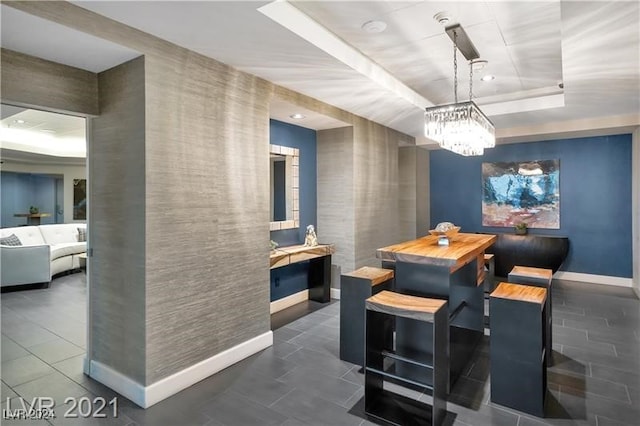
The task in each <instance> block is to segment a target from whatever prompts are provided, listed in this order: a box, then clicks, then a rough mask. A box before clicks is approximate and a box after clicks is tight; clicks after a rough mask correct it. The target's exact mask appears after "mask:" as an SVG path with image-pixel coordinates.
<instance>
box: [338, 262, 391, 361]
mask: <svg viewBox="0 0 640 426" xmlns="http://www.w3.org/2000/svg"><path fill="white" fill-rule="evenodd" d="M393 277H394V272H393V271H392V270H390V269H384V268H375V267H371V266H363V267H362V268H360V269H357V270H355V271H353V272H349V273H347V274H342V276H341V277H340V359H341V360H343V361H347V362H351V363H353V364H357V365H364V343H365V342H364V316H365V302H364V301H365V300H366V299H367V298H368V297H371V296H372V295H374V294H376V293H377V292H379V291H382V290H390V289H391V287H392V286H393Z"/></svg>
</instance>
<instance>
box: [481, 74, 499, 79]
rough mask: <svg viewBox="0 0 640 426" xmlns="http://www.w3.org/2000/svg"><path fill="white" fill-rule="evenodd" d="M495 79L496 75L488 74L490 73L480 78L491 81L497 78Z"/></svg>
mask: <svg viewBox="0 0 640 426" xmlns="http://www.w3.org/2000/svg"><path fill="white" fill-rule="evenodd" d="M495 79H496V76H495V75H490V74H488V75H485V76H483V77H482V78H481V79H480V80H482V81H491V80H495Z"/></svg>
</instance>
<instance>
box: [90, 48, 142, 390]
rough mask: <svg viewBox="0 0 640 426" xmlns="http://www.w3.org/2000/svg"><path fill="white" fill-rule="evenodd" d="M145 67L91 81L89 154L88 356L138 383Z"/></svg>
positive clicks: (126, 67) (135, 64)
mask: <svg viewBox="0 0 640 426" xmlns="http://www.w3.org/2000/svg"><path fill="white" fill-rule="evenodd" d="M144 73H145V62H144V59H143V58H138V59H134V60H133V61H130V62H128V63H125V64H123V65H120V66H117V67H115V68H112V69H110V70H108V71H105V72H103V73H101V74H100V75H99V86H100V111H101V114H100V116H98V117H97V118H95V119H93V120H92V122H91V135H90V141H91V147H90V149H91V155H90V156H89V167H88V170H89V179H88V182H89V185H90V187H89V196H90V199H89V208H90V210H89V232H90V239H91V247H92V248H93V257H92V258H91V259H90V262H91V267H90V270H89V271H90V277H89V278H90V282H91V289H90V299H89V303H91V309H90V311H91V316H90V318H89V324H90V327H91V339H90V344H89V345H88V348H89V350H90V351H91V354H90V358H91V359H92V360H96V361H99V362H101V363H103V364H105V365H108V366H110V367H112V368H113V369H115V370H117V371H119V372H121V373H122V374H125V375H127V376H129V377H131V378H132V379H134V380H136V381H138V382H140V383H144V380H145V359H146V344H145V342H146V335H145V329H146V325H145V316H146V310H145V298H146V274H145V270H146V268H145V262H146V257H147V252H146V242H145V239H146V232H145V212H146V210H147V203H146V202H145V198H146V181H147V177H146V173H145V150H146V147H145V77H144Z"/></svg>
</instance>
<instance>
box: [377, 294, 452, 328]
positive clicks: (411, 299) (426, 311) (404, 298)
mask: <svg viewBox="0 0 640 426" xmlns="http://www.w3.org/2000/svg"><path fill="white" fill-rule="evenodd" d="M446 304H447V301H446V300H443V299H429V298H426V297H418V296H409V295H407V294H400V293H394V292H393V291H381V292H380V293H378V294H376V295H375V296H371V297H370V298H368V299H367V300H366V306H367V309H370V310H372V311H376V312H382V313H384V314H388V315H394V316H396V317H403V318H410V319H415V320H419V321H426V322H433V315H434V314H435V313H436V312H437V311H438V310H439V309H440V308H442V307H443V306H444V305H446Z"/></svg>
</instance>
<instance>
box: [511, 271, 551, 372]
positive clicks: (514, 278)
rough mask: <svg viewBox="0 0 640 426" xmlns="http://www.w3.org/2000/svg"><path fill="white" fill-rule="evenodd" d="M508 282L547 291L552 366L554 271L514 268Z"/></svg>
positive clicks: (549, 350)
mask: <svg viewBox="0 0 640 426" xmlns="http://www.w3.org/2000/svg"><path fill="white" fill-rule="evenodd" d="M508 281H509V282H510V283H517V284H527V285H533V286H536V287H542V288H545V289H546V290H547V301H546V305H547V324H546V325H547V330H546V335H547V342H546V346H547V364H548V365H551V364H552V352H553V349H552V344H553V339H552V325H553V324H552V320H553V318H552V315H553V312H552V311H551V308H552V306H551V301H552V297H551V290H552V283H553V271H552V270H551V269H543V268H533V267H531V266H514V267H513V269H512V270H511V272H509V277H508Z"/></svg>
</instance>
